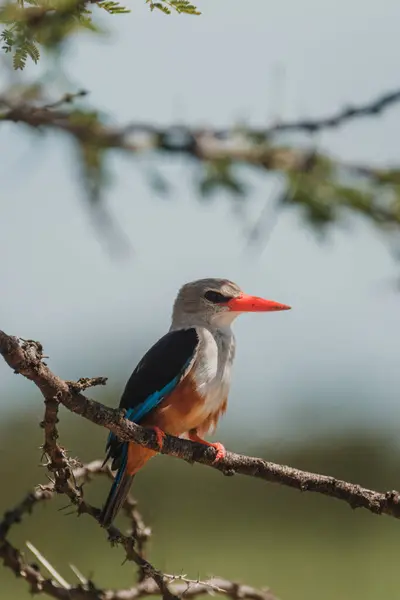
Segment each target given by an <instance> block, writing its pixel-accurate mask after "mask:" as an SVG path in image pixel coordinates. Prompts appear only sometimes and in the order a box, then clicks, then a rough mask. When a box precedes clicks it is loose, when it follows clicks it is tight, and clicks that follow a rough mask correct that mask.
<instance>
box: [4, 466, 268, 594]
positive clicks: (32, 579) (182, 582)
mask: <svg viewBox="0 0 400 600" xmlns="http://www.w3.org/2000/svg"><path fill="white" fill-rule="evenodd" d="M102 473H106V474H109V471H108V470H106V469H104V468H102V466H101V461H93V462H92V463H89V464H87V465H84V466H82V467H77V468H75V469H74V470H73V471H72V476H73V478H74V479H75V480H82V481H87V479H88V478H90V477H92V476H93V475H95V474H102ZM55 491H56V490H55V486H54V484H50V485H47V486H39V487H38V488H37V489H36V490H35V491H33V492H31V493H30V494H28V495H27V496H26V497H25V498H24V499H23V500H22V502H20V503H19V504H18V505H17V506H16V507H15V508H14V509H12V510H10V511H7V512H6V513H5V514H4V516H3V519H2V521H0V557H1V558H2V560H3V563H4V565H5V566H6V567H8V568H10V569H12V571H14V573H15V574H16V575H18V576H20V577H23V578H24V579H25V580H26V581H27V582H28V583H29V585H30V591H31V592H32V593H40V592H43V593H45V594H47V595H49V596H51V597H53V598H56V599H58V600H136V599H137V598H143V597H146V596H154V595H157V594H160V592H161V593H162V595H163V597H164V598H165V599H169V600H172V599H177V598H178V597H179V598H180V597H182V596H185V597H186V598H194V597H196V596H199V595H201V594H207V593H213V594H223V595H226V596H230V597H231V598H232V599H233V600H236V599H238V598H241V599H248V600H277V599H276V597H275V596H273V594H272V593H271V592H269V591H268V590H265V591H264V590H256V589H254V588H252V587H249V586H246V585H239V584H236V583H234V582H231V581H227V580H224V579H219V578H213V579H210V580H208V581H204V582H202V581H194V580H190V579H187V578H186V577H184V576H172V575H165V574H162V573H160V572H159V571H157V570H156V569H154V568H153V567H151V565H149V563H147V565H148V568H147V570H146V573H145V575H146V577H145V578H143V579H142V580H140V581H139V583H138V584H137V585H136V586H134V587H131V588H129V589H125V590H104V589H99V588H97V587H96V585H95V584H94V583H93V582H92V581H90V580H87V579H83V578H80V583H79V584H78V585H76V586H72V585H70V584H66V585H60V582H61V583H62V582H65V580H64V578H61V577H60V576H59V577H57V581H54V580H52V579H49V578H46V577H45V576H44V575H43V574H42V572H41V570H40V568H39V566H38V565H36V564H31V563H28V562H27V560H26V558H25V556H24V555H23V553H22V552H20V551H19V550H18V549H17V548H15V547H14V546H13V545H12V544H11V543H10V542H9V541H8V539H7V537H8V534H9V532H10V530H11V528H12V527H13V526H14V525H16V524H17V523H20V522H21V521H22V519H23V517H24V516H25V515H28V514H31V512H32V510H33V508H34V507H35V506H36V505H37V504H39V503H40V502H43V501H47V500H50V499H51V498H52V497H53V495H54V492H55ZM130 502H131V503H133V502H134V501H133V500H130ZM125 508H127V507H125ZM135 510H136V505H135ZM140 518H141V517H140ZM114 529H115V528H114ZM115 531H117V530H116V529H115ZM119 535H121V537H123V536H122V534H119ZM29 547H31V548H32V545H30V544H29ZM38 558H39V557H38ZM145 562H146V561H145ZM44 564H45V566H46V568H47V569H48V568H49V567H48V561H45V563H44ZM51 571H52V574H53V577H54V575H55V574H56V571H55V569H54V568H52V569H51ZM74 572H75V573H76V569H74ZM65 583H66V582H65ZM167 584H168V585H167Z"/></svg>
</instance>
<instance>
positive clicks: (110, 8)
mask: <svg viewBox="0 0 400 600" xmlns="http://www.w3.org/2000/svg"><path fill="white" fill-rule="evenodd" d="M97 6H99V7H100V8H103V9H104V10H106V11H107V12H108V13H110V15H116V14H123V13H129V12H131V11H130V9H129V8H125V7H124V6H121V5H120V4H119V2H110V1H108V0H104V1H103V2H98V3H97Z"/></svg>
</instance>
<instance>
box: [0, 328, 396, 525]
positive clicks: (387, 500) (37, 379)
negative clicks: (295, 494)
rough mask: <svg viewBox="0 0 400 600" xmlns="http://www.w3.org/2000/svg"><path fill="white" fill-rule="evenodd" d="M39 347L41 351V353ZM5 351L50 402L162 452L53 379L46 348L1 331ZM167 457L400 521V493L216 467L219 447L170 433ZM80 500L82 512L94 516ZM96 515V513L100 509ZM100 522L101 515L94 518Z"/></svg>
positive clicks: (240, 463) (148, 436) (323, 478)
mask: <svg viewBox="0 0 400 600" xmlns="http://www.w3.org/2000/svg"><path fill="white" fill-rule="evenodd" d="M39 349H40V350H39ZM0 353H1V354H2V355H3V357H4V359H5V360H6V362H7V364H8V365H9V366H10V367H11V368H13V369H14V370H15V372H16V373H20V374H21V375H24V376H25V377H27V378H28V379H30V380H31V381H33V382H34V383H35V384H36V385H37V386H38V387H39V389H40V390H41V392H42V394H43V396H44V398H45V400H51V399H52V398H56V399H57V401H58V402H61V403H62V404H63V405H64V406H66V408H68V409H69V410H71V411H72V412H74V413H76V414H78V415H81V416H82V417H84V418H85V419H88V420H89V421H91V422H92V423H95V424H97V425H101V426H103V427H106V428H107V429H109V430H111V431H112V432H113V433H115V434H116V435H117V436H118V437H119V438H120V439H121V440H125V441H135V442H136V443H138V444H141V445H142V446H147V447H148V448H152V449H153V450H157V449H158V445H157V440H156V435H155V433H154V432H153V431H151V430H147V429H145V428H143V427H141V426H140V425H137V424H135V423H133V422H131V421H129V420H127V419H125V418H124V416H123V414H122V413H121V411H118V410H113V409H110V408H107V407H106V406H104V405H102V404H100V403H99V402H95V401H94V400H89V399H88V398H86V397H85V396H84V395H83V394H81V393H77V392H75V391H74V389H73V387H72V388H71V387H69V386H68V385H67V383H66V382H65V381H64V380H62V379H60V377H58V376H57V375H54V374H53V373H52V372H51V371H50V369H49V368H48V367H47V365H46V364H45V363H43V361H42V354H41V345H40V344H37V343H36V342H32V341H24V342H22V343H21V344H20V343H19V341H18V339H17V338H15V337H11V336H8V335H7V334H5V333H4V332H2V331H0ZM162 453H163V454H168V455H170V456H175V457H177V458H181V459H183V460H185V461H187V462H189V463H194V462H197V463H200V464H203V465H207V466H208V467H211V468H213V469H216V470H218V471H221V472H222V473H223V474H224V475H234V474H236V473H239V474H241V475H247V476H249V477H255V478H258V479H263V480H264V481H268V482H271V483H279V484H281V485H285V486H288V487H291V488H294V489H297V490H299V491H302V492H316V493H318V494H322V495H324V496H330V497H331V498H336V499H338V500H341V501H343V502H346V503H347V504H349V505H350V506H351V507H352V508H365V509H366V510H369V511H370V512H372V513H374V514H379V515H380V514H386V515H389V516H392V517H395V518H397V519H398V518H400V494H399V493H398V492H397V491H388V492H386V493H382V492H378V491H374V490H370V489H367V488H364V487H362V486H360V485H357V484H353V483H350V482H346V481H341V480H340V479H336V478H335V477H330V476H327V475H319V474H317V473H310V472H307V471H301V470H299V469H295V468H293V467H289V466H286V465H279V464H276V463H272V462H268V461H266V460H263V459H261V458H255V457H250V456H244V455H241V454H235V453H233V452H228V453H227V455H226V457H225V458H224V459H222V460H221V461H219V462H218V463H215V464H214V462H213V461H214V459H215V453H216V451H215V449H214V448H210V447H205V446H204V445H202V444H198V443H195V442H191V441H189V440H185V439H180V438H176V437H173V436H170V435H167V436H166V438H165V442H164V446H163V449H162ZM82 502H83V501H82V500H81V499H78V500H76V501H75V503H78V505H79V507H80V511H81V512H89V513H90V514H92V513H93V509H92V508H87V507H86V505H85V504H82ZM96 511H97V509H96ZM93 516H95V518H97V517H98V514H97V513H96V514H93Z"/></svg>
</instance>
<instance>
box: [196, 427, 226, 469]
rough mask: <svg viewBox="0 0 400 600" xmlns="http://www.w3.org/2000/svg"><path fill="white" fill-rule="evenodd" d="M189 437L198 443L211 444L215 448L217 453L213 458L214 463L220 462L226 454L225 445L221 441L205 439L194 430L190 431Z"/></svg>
mask: <svg viewBox="0 0 400 600" xmlns="http://www.w3.org/2000/svg"><path fill="white" fill-rule="evenodd" d="M189 439H190V440H192V442H197V443H198V444H203V445H204V446H211V447H212V448H215V449H216V451H217V454H216V455H215V458H214V460H213V462H214V463H216V462H219V461H220V460H221V459H223V458H225V456H226V450H225V446H223V445H222V444H220V442H207V441H206V440H203V439H202V438H201V437H199V436H198V435H197V433H194V432H189Z"/></svg>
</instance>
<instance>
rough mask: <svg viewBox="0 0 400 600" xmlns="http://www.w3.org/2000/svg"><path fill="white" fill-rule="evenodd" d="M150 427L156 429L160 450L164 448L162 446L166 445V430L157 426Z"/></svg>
mask: <svg viewBox="0 0 400 600" xmlns="http://www.w3.org/2000/svg"><path fill="white" fill-rule="evenodd" d="M148 429H152V430H153V431H154V433H155V434H156V438H157V444H158V448H159V450H162V447H163V446H164V438H165V433H164V431H163V430H162V429H160V428H159V427H156V426H154V427H148Z"/></svg>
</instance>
